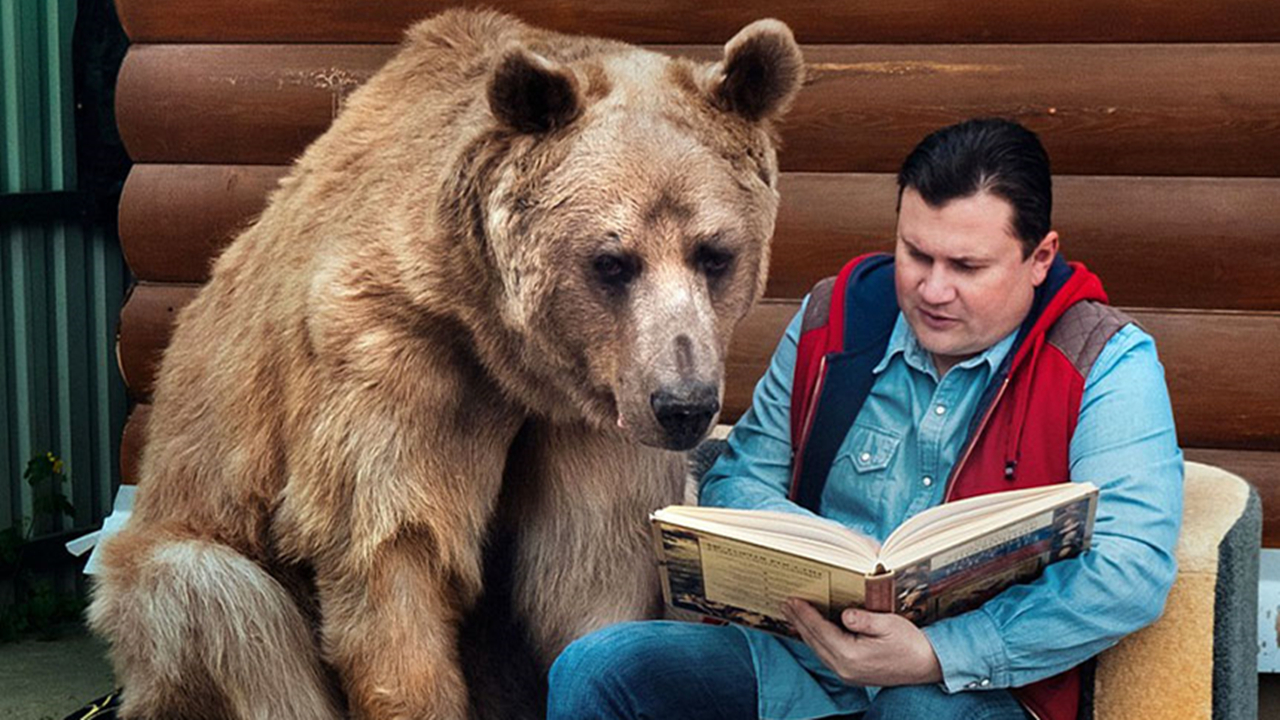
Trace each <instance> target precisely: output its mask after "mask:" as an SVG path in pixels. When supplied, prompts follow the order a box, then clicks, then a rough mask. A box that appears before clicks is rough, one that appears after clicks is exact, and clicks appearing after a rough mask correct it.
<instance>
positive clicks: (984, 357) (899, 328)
mask: <svg viewBox="0 0 1280 720" xmlns="http://www.w3.org/2000/svg"><path fill="white" fill-rule="evenodd" d="M1017 336H1018V328H1014V329H1013V331H1012V332H1010V333H1009V334H1008V335H1006V336H1005V337H1004V338H1003V339H1002V340H1000V342H998V343H996V344H995V345H992V346H991V347H989V348H987V349H986V350H985V351H983V352H981V353H978V354H977V355H974V356H973V357H970V358H965V360H964V361H962V362H959V363H956V364H955V365H954V366H953V367H958V368H973V367H978V366H979V365H986V366H987V370H988V372H995V371H996V369H997V368H999V367H1000V363H1001V362H1003V361H1004V358H1005V356H1006V355H1008V354H1009V350H1010V349H1012V348H1013V343H1014V341H1015V340H1016V339H1017ZM899 354H901V355H902V359H903V361H904V362H906V363H907V366H908V367H910V368H913V369H915V370H917V371H919V372H922V373H925V374H926V375H928V376H929V377H931V378H933V379H934V381H938V380H939V378H938V370H937V368H936V367H935V366H934V364H933V356H931V355H930V354H929V351H928V350H926V349H924V346H923V345H921V344H920V340H919V339H917V338H916V334H915V332H914V331H913V330H912V329H911V325H910V324H908V323H907V318H906V316H905V315H903V314H902V312H899V313H898V319H897V320H896V321H895V322H894V324H893V334H891V335H890V336H889V346H888V348H886V349H885V352H884V357H883V358H881V359H880V362H879V364H877V365H876V366H875V368H873V369H872V370H871V372H872V374H875V375H879V374H880V373H882V372H884V370H885V368H887V367H889V363H890V362H891V361H892V360H893V358H894V357H896V356H897V355H899Z"/></svg>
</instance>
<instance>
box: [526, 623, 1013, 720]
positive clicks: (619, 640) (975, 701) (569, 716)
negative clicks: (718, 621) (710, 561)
mask: <svg viewBox="0 0 1280 720" xmlns="http://www.w3.org/2000/svg"><path fill="white" fill-rule="evenodd" d="M755 717H757V715H756V673H755V666H754V664H753V663H752V660H751V650H750V648H749V646H748V645H747V642H746V640H745V639H744V638H743V637H742V634H741V632H739V631H738V630H737V629H735V628H731V627H721V626H714V625H693V624H688V623H672V622H643V623H623V624H621V625H614V626H612V627H608V628H605V629H603V630H600V631H597V632H595V633H592V634H590V635H588V636H586V637H584V638H581V639H579V640H578V641H577V642H574V643H573V644H571V645H570V646H569V647H567V648H565V651H564V652H563V653H562V654H561V655H560V657H559V658H558V659H557V660H556V662H555V665H553V666H552V668H551V679H550V696H549V698H548V701H547V719H548V720H605V719H606V718H608V719H610V720H613V719H615V718H616V719H622V718H627V719H629V720H747V719H749V718H755ZM847 717H850V718H857V717H861V718H862V720H896V719H899V718H901V719H903V720H915V719H916V718H927V719H928V720H947V719H948V718H956V719H960V718H963V719H964V720H1025V719H1026V718H1027V717H1028V716H1027V714H1026V712H1025V711H1024V710H1023V709H1022V707H1021V706H1020V705H1019V704H1018V701H1017V700H1015V699H1014V698H1013V696H1012V695H1010V694H1009V692H1007V691H1004V690H989V691H981V692H964V693H955V694H951V695H949V694H947V693H946V692H945V691H943V690H942V688H941V687H940V686H937V685H905V686H902V687H895V688H884V689H882V690H880V691H879V692H878V693H877V694H876V696H875V699H874V700H873V701H872V703H871V707H870V708H869V709H868V710H867V712H866V713H864V714H862V715H861V716H858V715H852V716H847Z"/></svg>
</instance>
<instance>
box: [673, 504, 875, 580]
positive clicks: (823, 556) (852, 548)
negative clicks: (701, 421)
mask: <svg viewBox="0 0 1280 720" xmlns="http://www.w3.org/2000/svg"><path fill="white" fill-rule="evenodd" d="M652 518H653V519H654V520H657V521H659V522H669V523H672V524H676V525H680V526H683V527H687V528H692V529H696V530H700V531H703V532H708V533H712V534H715V535H720V536H723V537H729V538H734V539H737V540H742V541H743V542H750V543H755V544H757V545H766V546H768V547H771V548H775V549H778V550H782V551H785V552H789V553H792V554H795V555H800V556H803V557H807V558H810V559H813V560H819V561H821V562H826V563H831V564H834V565H838V566H840V567H847V568H849V569H851V570H855V571H858V572H870V571H871V569H872V568H873V567H874V566H875V558H876V554H877V552H878V551H879V543H877V542H876V541H875V540H873V539H871V538H869V537H866V536H865V535H861V534H860V533H857V532H855V531H853V530H851V529H849V528H846V527H844V526H843V525H840V524H839V523H837V522H835V521H834V520H827V519H825V518H814V517H810V516H807V515H799V514H793V513H784V512H771V511H765V510H737V509H731V508H710V507H695V506H689V505H673V506H670V507H666V508H663V509H661V510H658V511H656V512H654V513H653V515H652Z"/></svg>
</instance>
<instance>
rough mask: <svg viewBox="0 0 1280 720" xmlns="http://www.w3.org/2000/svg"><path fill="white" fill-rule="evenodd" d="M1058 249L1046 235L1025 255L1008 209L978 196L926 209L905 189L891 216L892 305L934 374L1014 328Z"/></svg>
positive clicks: (1055, 237) (1053, 236)
mask: <svg viewBox="0 0 1280 720" xmlns="http://www.w3.org/2000/svg"><path fill="white" fill-rule="evenodd" d="M1057 251H1058V234H1057V233H1056V232H1050V233H1049V234H1048V235H1046V236H1045V237H1044V239H1043V240H1042V241H1041V242H1040V244H1039V245H1038V246H1037V247H1036V249H1035V251H1034V252H1033V253H1032V254H1031V256H1030V257H1028V258H1026V259H1025V260H1024V259H1023V257H1022V243H1021V241H1019V240H1018V238H1017V236H1016V235H1014V234H1013V206H1011V205H1010V204H1009V203H1008V201H1006V200H1004V199H1003V198H999V197H996V196H995V195H991V194H989V193H985V192H983V193H978V194H977V195H973V196H970V197H966V198H958V199H955V200H952V201H950V202H948V203H946V204H945V205H943V206H942V207H930V206H929V205H928V204H927V203H925V201H924V198H922V197H920V194H919V193H918V192H916V191H915V190H914V189H912V188H909V187H908V188H906V189H905V190H904V191H903V193H902V207H901V209H900V210H899V212H898V237H897V247H896V250H895V262H894V268H895V276H894V281H895V284H896V287H897V292H898V305H899V307H901V308H902V312H903V313H904V314H905V315H906V318H907V322H908V323H910V325H911V329H912V330H914V331H915V334H916V337H917V338H918V339H919V340H920V344H921V345H923V346H924V348H925V349H926V350H928V351H929V352H930V353H932V354H933V360H934V364H935V365H936V366H937V368H938V372H939V373H945V372H946V371H947V370H948V369H950V368H951V366H952V365H955V364H956V363H958V362H960V361H962V360H964V359H965V358H968V357H970V356H973V355H976V354H978V353H981V352H982V351H984V350H986V349H987V348H989V347H991V346H992V345H994V344H995V343H997V342H999V341H1000V340H1001V339H1002V338H1003V337H1004V336H1006V335H1008V334H1009V333H1010V332H1012V331H1013V329H1014V328H1016V327H1018V325H1020V324H1021V323H1022V320H1023V318H1025V317H1026V315H1027V312H1028V311H1029V310H1030V309H1031V302H1032V299H1033V298H1034V295H1035V288H1036V287H1037V286H1038V285H1040V283H1042V282H1044V279H1045V276H1046V275H1047V274H1048V272H1049V265H1050V263H1052V262H1053V258H1054V255H1055V254H1056V253H1057Z"/></svg>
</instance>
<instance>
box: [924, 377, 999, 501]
mask: <svg viewBox="0 0 1280 720" xmlns="http://www.w3.org/2000/svg"><path fill="white" fill-rule="evenodd" d="M1012 377H1013V371H1012V370H1010V371H1009V374H1008V375H1005V376H1004V380H1003V381H1002V382H1001V383H1000V390H999V391H997V392H996V397H995V399H994V400H992V401H991V405H989V406H987V410H986V412H985V413H983V415H982V422H980V423H978V429H977V430H975V431H974V432H973V437H971V438H969V444H968V445H966V446H965V449H964V454H963V455H961V456H960V462H958V463H956V466H955V467H954V468H952V469H951V476H950V477H948V478H947V491H946V493H944V494H943V496H942V502H943V503H948V502H951V493H952V491H954V490H955V486H956V483H955V480H956V478H958V477H960V471H961V470H962V469H963V468H964V464H965V463H966V462H968V460H969V456H970V455H971V454H973V448H974V447H976V446H977V444H978V438H981V437H982V433H983V431H985V430H986V429H987V422H988V421H990V420H991V416H992V415H994V414H995V411H996V406H997V405H999V404H1000V398H1002V397H1004V391H1005V388H1008V387H1009V380H1010V379H1011V378H1012Z"/></svg>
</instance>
